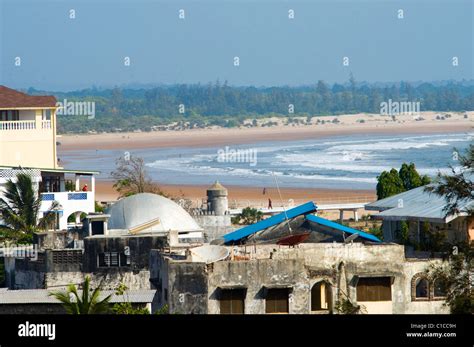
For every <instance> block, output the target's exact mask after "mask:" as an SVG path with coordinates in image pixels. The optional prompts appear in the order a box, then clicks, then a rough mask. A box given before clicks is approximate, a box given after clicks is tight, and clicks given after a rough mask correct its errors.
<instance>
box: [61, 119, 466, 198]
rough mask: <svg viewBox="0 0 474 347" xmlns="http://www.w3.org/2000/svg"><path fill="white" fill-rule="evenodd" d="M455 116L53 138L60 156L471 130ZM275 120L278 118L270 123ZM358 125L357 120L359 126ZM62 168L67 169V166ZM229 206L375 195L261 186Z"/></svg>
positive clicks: (239, 191) (179, 189)
mask: <svg viewBox="0 0 474 347" xmlns="http://www.w3.org/2000/svg"><path fill="white" fill-rule="evenodd" d="M464 114H465V113H462V114H460V113H459V114H455V113H452V116H451V117H449V118H447V119H445V120H437V119H436V117H437V116H438V115H439V113H434V112H424V113H422V115H421V116H422V118H423V119H424V120H422V121H419V120H418V121H417V120H415V118H414V117H411V116H406V117H404V118H402V117H398V121H396V122H394V121H387V117H386V116H380V115H367V114H360V115H344V116H339V117H338V119H339V120H340V123H338V124H334V123H332V122H331V121H332V120H333V119H334V118H335V117H334V116H327V117H318V118H319V119H324V118H326V123H325V124H319V123H318V124H311V125H298V126H288V125H282V124H280V125H277V126H273V127H253V128H235V129H234V128H232V129H224V128H215V129H195V130H184V131H159V132H150V133H104V134H88V135H63V136H61V137H60V138H59V142H60V143H61V145H60V146H59V147H58V149H59V152H60V154H61V153H66V152H68V151H73V150H74V151H79V153H78V154H79V155H80V151H81V150H91V149H92V150H94V149H95V150H123V151H127V150H131V149H146V148H166V147H206V146H228V145H234V144H247V143H256V142H262V141H285V140H288V141H290V140H298V139H314V138H327V137H331V136H341V135H353V134H368V135H372V134H394V133H399V134H416V133H422V134H436V133H469V132H472V129H473V125H474V112H468V113H467V114H468V118H467V119H466V118H465V117H464ZM276 120H278V119H276ZM361 120H363V121H361ZM64 164H66V165H65V166H67V163H64ZM158 183H159V184H160V187H161V188H162V190H163V191H164V192H165V193H166V194H167V195H169V196H171V197H184V198H187V199H191V200H192V201H193V205H195V206H199V205H200V204H201V203H202V199H204V198H205V197H206V188H207V186H203V185H202V186H201V185H169V184H166V182H158ZM112 185H113V183H112V182H110V181H101V180H98V182H97V185H96V192H97V198H96V199H97V200H98V201H113V200H116V199H117V198H118V194H117V192H116V191H115V189H114V188H113V187H112ZM227 188H228V189H229V204H230V205H231V207H232V206H239V207H242V206H248V205H252V206H259V207H266V206H267V205H268V199H269V198H270V199H272V202H273V205H274V206H278V205H281V204H285V205H287V204H288V201H289V200H290V199H291V200H292V201H293V203H295V204H298V203H303V202H306V201H309V200H313V201H316V202H318V203H329V202H342V201H346V202H352V201H361V200H364V201H371V200H373V199H375V192H374V191H371V190H348V189H312V188H309V189H301V188H282V189H281V198H280V196H279V194H278V192H277V191H276V190H275V189H274V188H270V187H267V189H266V194H265V195H264V194H263V188H264V187H244V186H229V187H227Z"/></svg>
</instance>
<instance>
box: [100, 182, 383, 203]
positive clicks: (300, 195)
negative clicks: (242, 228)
mask: <svg viewBox="0 0 474 347" xmlns="http://www.w3.org/2000/svg"><path fill="white" fill-rule="evenodd" d="M158 185H159V187H160V189H161V190H162V191H163V192H164V193H165V194H166V195H168V196H169V197H172V198H178V199H179V198H181V197H182V198H186V199H189V200H191V201H192V202H193V205H194V206H197V205H199V204H200V203H202V200H203V199H205V198H206V189H207V188H208V187H209V186H210V185H209V186H206V185H177V184H159V183H158ZM225 187H226V188H227V190H228V193H229V195H228V199H229V207H230V208H232V205H233V204H235V205H236V206H238V207H241V206H247V205H251V206H254V207H266V206H267V205H268V199H269V198H270V199H271V200H272V204H273V206H281V205H282V202H283V204H285V205H286V204H288V201H289V200H290V199H292V200H293V202H294V203H295V205H298V204H301V203H305V202H307V201H314V202H316V203H318V202H319V203H335V202H344V201H347V202H357V201H362V200H364V202H365V200H370V201H372V200H375V199H376V195H375V190H353V189H330V188H280V193H281V199H280V194H279V193H278V191H277V189H276V188H274V187H265V194H263V188H264V187H245V186H234V185H229V186H227V185H226V186H225ZM95 190H96V200H97V201H104V202H107V201H115V200H116V199H118V197H119V195H118V193H117V192H116V191H115V189H114V188H113V182H112V181H109V180H97V181H96V188H95Z"/></svg>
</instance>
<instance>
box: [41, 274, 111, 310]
mask: <svg viewBox="0 0 474 347" xmlns="http://www.w3.org/2000/svg"><path fill="white" fill-rule="evenodd" d="M100 294H101V292H100V285H99V286H98V287H96V288H95V289H92V288H91V287H90V277H89V276H86V278H85V280H84V283H83V284H82V295H79V293H78V291H77V288H76V285H75V284H70V285H68V287H67V290H66V291H65V292H52V293H50V294H49V295H50V296H54V297H55V298H56V299H58V300H59V301H61V303H62V305H63V307H64V309H65V310H66V312H67V313H69V314H101V313H108V312H109V311H110V307H109V302H110V299H111V297H112V295H108V296H107V297H105V298H104V299H102V300H99V297H100Z"/></svg>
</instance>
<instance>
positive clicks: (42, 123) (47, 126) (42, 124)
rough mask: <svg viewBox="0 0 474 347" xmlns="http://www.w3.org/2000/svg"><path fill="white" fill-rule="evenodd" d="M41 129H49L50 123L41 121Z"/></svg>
mask: <svg viewBox="0 0 474 347" xmlns="http://www.w3.org/2000/svg"><path fill="white" fill-rule="evenodd" d="M41 129H51V121H50V120H42V121H41Z"/></svg>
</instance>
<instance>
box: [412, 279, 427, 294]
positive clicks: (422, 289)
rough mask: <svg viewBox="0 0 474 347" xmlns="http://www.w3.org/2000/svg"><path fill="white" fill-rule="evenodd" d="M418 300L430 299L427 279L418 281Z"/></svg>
mask: <svg viewBox="0 0 474 347" xmlns="http://www.w3.org/2000/svg"><path fill="white" fill-rule="evenodd" d="M415 291H416V292H415V293H416V294H415V297H416V298H427V299H428V297H429V285H428V280H427V279H426V278H418V279H417V280H416V289H415Z"/></svg>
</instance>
